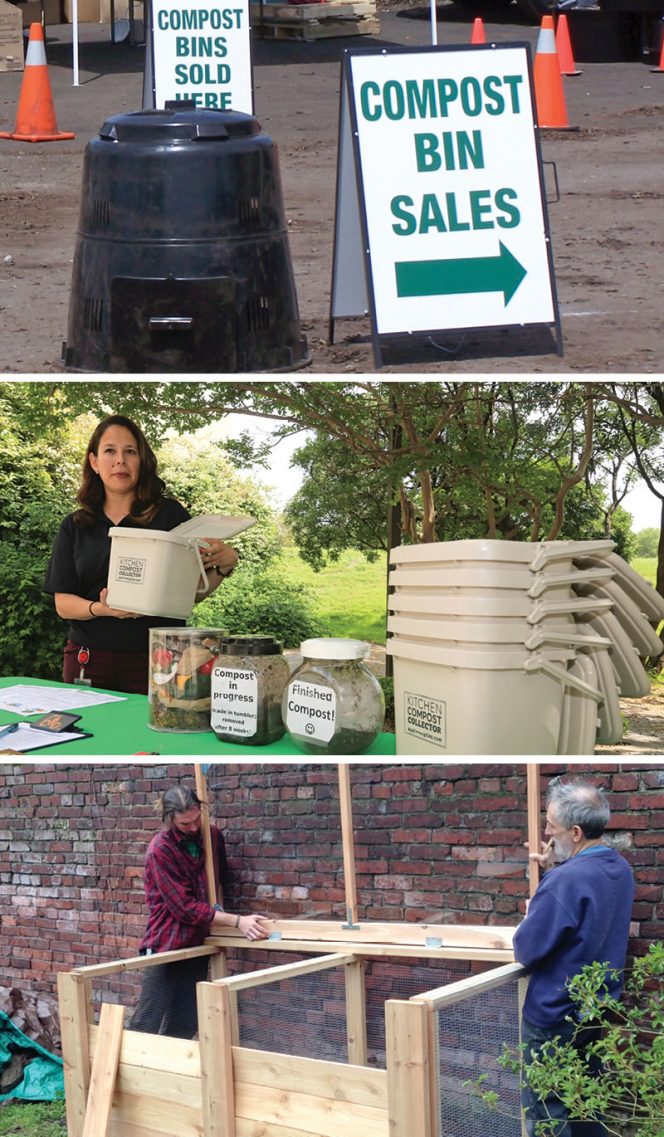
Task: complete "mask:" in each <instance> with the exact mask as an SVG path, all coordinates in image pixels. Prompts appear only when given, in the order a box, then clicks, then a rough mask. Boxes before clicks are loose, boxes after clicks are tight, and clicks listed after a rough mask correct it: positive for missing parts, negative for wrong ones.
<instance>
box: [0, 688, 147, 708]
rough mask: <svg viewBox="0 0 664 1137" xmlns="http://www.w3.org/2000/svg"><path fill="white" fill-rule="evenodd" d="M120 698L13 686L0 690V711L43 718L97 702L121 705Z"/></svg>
mask: <svg viewBox="0 0 664 1137" xmlns="http://www.w3.org/2000/svg"><path fill="white" fill-rule="evenodd" d="M125 698H126V696H124V695H104V694H102V693H101V692H100V691H87V690H86V689H85V687H73V686H72V687H32V686H30V685H29V684H27V683H16V684H15V685H14V686H13V687H5V688H3V689H0V710H3V711H13V713H14V714H15V715H45V714H46V712H47V711H81V710H86V709H87V708H88V707H96V706H99V704H100V703H121V702H124V700H125Z"/></svg>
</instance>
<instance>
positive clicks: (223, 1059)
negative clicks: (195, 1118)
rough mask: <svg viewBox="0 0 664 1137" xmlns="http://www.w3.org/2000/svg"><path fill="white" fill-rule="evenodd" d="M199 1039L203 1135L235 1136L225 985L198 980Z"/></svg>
mask: <svg viewBox="0 0 664 1137" xmlns="http://www.w3.org/2000/svg"><path fill="white" fill-rule="evenodd" d="M196 998H197V1003H198V1038H199V1046H200V1050H201V1102H202V1108H203V1133H204V1134H205V1137H235V1086H234V1075H233V1041H232V1017H233V1016H232V1007H231V998H230V992H229V991H228V988H226V987H224V986H223V984H220V983H199V984H198V986H197V988H196Z"/></svg>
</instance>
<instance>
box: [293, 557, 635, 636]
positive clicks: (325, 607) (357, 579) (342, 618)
mask: <svg viewBox="0 0 664 1137" xmlns="http://www.w3.org/2000/svg"><path fill="white" fill-rule="evenodd" d="M631 564H632V568H634V569H635V570H636V572H638V573H640V575H641V576H642V577H644V579H645V580H647V581H648V582H649V583H650V584H652V585H654V583H655V570H656V567H657V561H656V559H655V558H654V557H638V558H636V559H635V560H633V561H632V562H631ZM279 567H280V571H281V572H282V573H283V576H284V579H285V580H289V581H292V582H293V583H294V584H306V585H307V587H308V588H309V589H310V590H311V592H312V593H313V595H314V596H315V598H316V608H317V611H318V613H319V614H320V616H321V617H322V618H323V619H324V620H326V621H327V622H328V624H329V626H330V634H331V635H335V636H342V637H344V638H349V639H359V640H368V641H369V642H370V643H376V644H384V643H385V596H386V574H387V568H386V565H385V558H384V557H380V558H379V559H378V560H377V561H375V562H374V563H373V564H370V563H369V562H368V561H367V559H366V557H365V556H363V554H362V553H358V552H355V551H354V550H349V551H347V552H345V553H344V554H343V556H342V557H340V558H339V560H338V561H336V562H335V563H334V564H332V565H329V566H327V567H326V568H324V569H322V570H321V572H314V571H313V569H311V568H309V566H308V565H306V564H305V563H304V561H303V560H302V559H301V558H300V556H299V555H298V553H297V550H296V549H295V548H294V547H288V548H286V549H285V550H284V552H283V554H282V557H281V561H280V566H279Z"/></svg>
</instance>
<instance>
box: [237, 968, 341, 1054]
mask: <svg viewBox="0 0 664 1137" xmlns="http://www.w3.org/2000/svg"><path fill="white" fill-rule="evenodd" d="M270 955H271V958H270V963H269V966H270V967H279V966H280V965H283V964H286V963H294V962H296V961H297V960H298V959H299V958H301V957H297V956H295V955H293V954H291V953H288V954H286V953H284V954H283V955H282V953H281V952H279V953H276V952H275V953H270ZM242 970H243V971H244V970H245V968H243V969H242ZM249 970H251V969H249ZM237 1014H238V1027H239V1034H240V1045H241V1046H247V1047H250V1048H252V1049H254V1050H268V1051H273V1052H275V1053H277V1054H293V1055H298V1056H299V1057H302V1058H319V1059H327V1060H329V1061H335V1062H346V1061H347V1060H348V1044H347V1035H346V991H345V975H344V968H343V966H340V967H334V968H329V969H328V970H325V971H317V972H314V973H313V974H311V975H299V976H297V977H295V978H292V979H284V980H278V981H276V982H274V983H269V984H264V985H261V986H259V987H254V988H250V989H248V990H241V991H238V993H237Z"/></svg>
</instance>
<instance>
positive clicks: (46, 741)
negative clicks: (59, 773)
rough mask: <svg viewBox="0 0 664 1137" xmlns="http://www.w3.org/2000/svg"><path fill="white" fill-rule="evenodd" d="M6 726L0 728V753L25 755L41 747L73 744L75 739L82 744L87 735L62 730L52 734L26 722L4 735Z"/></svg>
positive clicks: (50, 731)
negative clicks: (13, 752) (9, 751)
mask: <svg viewBox="0 0 664 1137" xmlns="http://www.w3.org/2000/svg"><path fill="white" fill-rule="evenodd" d="M5 730H6V725H5V726H0V752H2V751H7V750H15V751H18V753H20V754H26V753H27V752H28V751H29V750H38V749H39V748H40V747H41V746H55V745H57V744H58V743H60V742H75V740H76V739H77V738H79V739H80V740H81V742H84V741H85V739H86V737H88V736H87V735H81V734H76V733H74V732H73V731H68V730H63V731H60V733H59V734H54V733H53V731H52V730H39V729H38V728H37V727H31V726H30V723H28V722H20V723H19V724H18V726H17V728H16V730H11V731H9V732H8V733H5Z"/></svg>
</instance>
